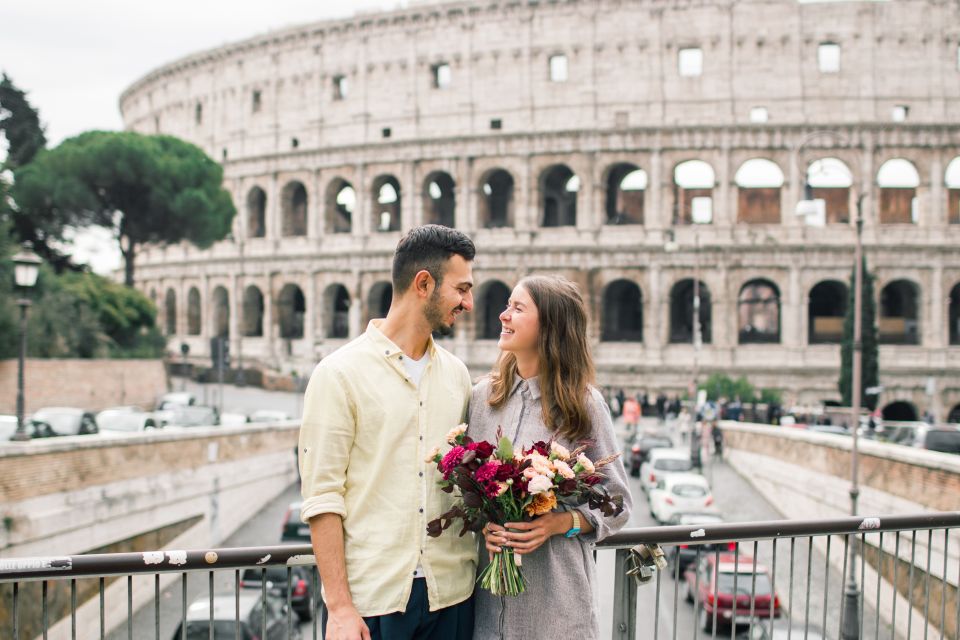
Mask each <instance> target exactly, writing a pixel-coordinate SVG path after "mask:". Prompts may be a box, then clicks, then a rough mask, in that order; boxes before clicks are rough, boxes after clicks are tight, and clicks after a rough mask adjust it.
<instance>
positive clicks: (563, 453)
mask: <svg viewBox="0 0 960 640" xmlns="http://www.w3.org/2000/svg"><path fill="white" fill-rule="evenodd" d="M550 453H551V454H553V457H554V458H559V459H560V460H569V459H570V451H568V450H567V448H566V447H564V446H563V445H562V444H558V443H557V441H556V440H554V441H553V442H551V443H550Z"/></svg>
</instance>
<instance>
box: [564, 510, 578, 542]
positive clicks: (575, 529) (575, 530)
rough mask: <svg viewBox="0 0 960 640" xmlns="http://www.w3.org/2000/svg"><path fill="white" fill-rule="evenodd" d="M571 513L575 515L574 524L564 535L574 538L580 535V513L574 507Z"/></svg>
mask: <svg viewBox="0 0 960 640" xmlns="http://www.w3.org/2000/svg"><path fill="white" fill-rule="evenodd" d="M570 515H572V516H573V526H572V527H570V528H569V529H568V530H567V532H566V533H565V534H563V535H564V537H567V538H572V537H574V536H577V535H580V513H579V512H578V511H577V510H576V509H573V510H572V511H570Z"/></svg>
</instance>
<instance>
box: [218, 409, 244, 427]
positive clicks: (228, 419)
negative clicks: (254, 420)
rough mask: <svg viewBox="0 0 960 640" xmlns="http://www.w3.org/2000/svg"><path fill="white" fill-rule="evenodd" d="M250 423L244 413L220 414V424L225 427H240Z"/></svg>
mask: <svg viewBox="0 0 960 640" xmlns="http://www.w3.org/2000/svg"><path fill="white" fill-rule="evenodd" d="M248 422H249V420H248V419H247V416H246V415H244V414H242V413H238V412H234V413H228V412H226V411H224V412H223V413H221V414H220V424H221V425H222V426H224V427H239V426H242V425H245V424H247V423H248Z"/></svg>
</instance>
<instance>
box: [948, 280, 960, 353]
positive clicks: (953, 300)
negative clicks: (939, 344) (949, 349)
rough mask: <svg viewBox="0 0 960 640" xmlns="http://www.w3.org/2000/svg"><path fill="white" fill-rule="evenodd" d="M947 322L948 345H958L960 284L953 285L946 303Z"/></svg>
mask: <svg viewBox="0 0 960 640" xmlns="http://www.w3.org/2000/svg"><path fill="white" fill-rule="evenodd" d="M947 306H948V307H949V308H948V310H947V322H948V323H949V325H950V332H949V333H950V344H952V345H960V282H958V283H957V284H955V285H953V289H951V290H950V298H949V302H948V303H947Z"/></svg>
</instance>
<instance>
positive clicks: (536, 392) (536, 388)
mask: <svg viewBox="0 0 960 640" xmlns="http://www.w3.org/2000/svg"><path fill="white" fill-rule="evenodd" d="M524 383H526V387H527V389H529V390H530V396H531V397H532V398H533V399H534V400H539V399H540V378H538V377H537V376H534V377H532V378H526V379H524V378H521V377H520V376H519V375H517V373H516V372H514V374H513V388H512V389H510V395H513V394H514V393H515V392H516V391H517V389H518V388H520V385H522V384H524Z"/></svg>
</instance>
